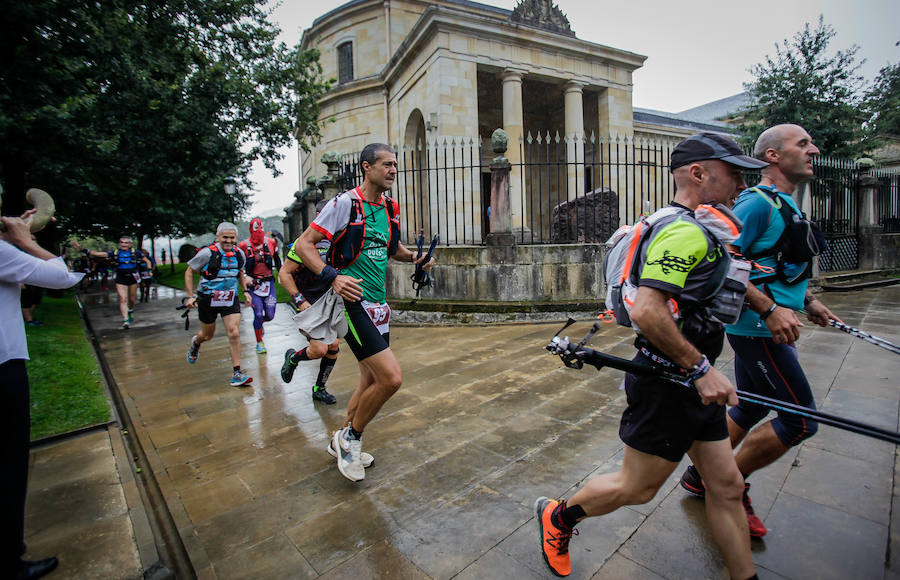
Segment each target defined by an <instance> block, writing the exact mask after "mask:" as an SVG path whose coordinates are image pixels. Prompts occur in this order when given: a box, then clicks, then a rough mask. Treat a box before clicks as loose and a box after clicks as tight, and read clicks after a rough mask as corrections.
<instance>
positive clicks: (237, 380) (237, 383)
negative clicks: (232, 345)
mask: <svg viewBox="0 0 900 580" xmlns="http://www.w3.org/2000/svg"><path fill="white" fill-rule="evenodd" d="M252 382H253V377H251V376H250V375H245V374H244V373H243V371H234V374H233V375H231V386H232V387H243V386H244V385H246V384H248V383H252Z"/></svg>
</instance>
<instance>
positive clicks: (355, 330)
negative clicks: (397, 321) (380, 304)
mask: <svg viewBox="0 0 900 580" xmlns="http://www.w3.org/2000/svg"><path fill="white" fill-rule="evenodd" d="M344 308H345V310H344V316H346V317H347V326H348V330H347V335H346V336H345V337H344V340H346V341H347V346H349V347H350V350H352V351H353V355H354V356H355V357H356V360H363V359H367V358H369V357H370V356H372V355H375V354H378V353H379V352H381V351H383V350H384V349H386V348H388V347H389V346H390V344H391V333H390V332H385V333H384V334H381V333H380V332H378V329H377V328H376V327H375V323H374V322H372V319H371V318H369V314H368V313H367V312H366V309H365V308H363V305H362V303H360V302H346V301H345V302H344Z"/></svg>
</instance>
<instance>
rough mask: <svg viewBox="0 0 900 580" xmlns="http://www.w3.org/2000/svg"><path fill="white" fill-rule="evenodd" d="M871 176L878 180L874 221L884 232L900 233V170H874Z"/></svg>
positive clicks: (874, 204)
mask: <svg viewBox="0 0 900 580" xmlns="http://www.w3.org/2000/svg"><path fill="white" fill-rule="evenodd" d="M869 176H871V177H873V178H874V180H875V182H876V183H875V187H874V189H875V197H874V199H873V200H872V201H873V209H874V213H875V215H874V216H873V217H874V220H873V221H874V222H875V223H876V224H878V225H880V226H881V228H882V231H883V232H884V233H890V234H896V233H900V172H898V171H893V172H890V171H884V170H873V171H870V172H869Z"/></svg>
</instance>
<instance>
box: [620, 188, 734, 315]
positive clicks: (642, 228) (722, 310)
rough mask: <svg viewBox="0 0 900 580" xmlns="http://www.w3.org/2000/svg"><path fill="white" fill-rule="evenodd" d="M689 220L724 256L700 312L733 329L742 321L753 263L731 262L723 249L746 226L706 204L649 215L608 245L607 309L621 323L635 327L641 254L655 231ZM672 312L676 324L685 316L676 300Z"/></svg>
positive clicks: (670, 302)
mask: <svg viewBox="0 0 900 580" xmlns="http://www.w3.org/2000/svg"><path fill="white" fill-rule="evenodd" d="M678 217H685V218H687V219H689V220H691V221H693V222H695V223H697V224H698V225H699V226H700V227H701V228H702V229H704V230H705V231H706V232H708V233H709V234H710V236H709V237H710V239H711V240H712V241H713V243H714V244H716V245H717V246H718V249H719V251H720V252H721V254H722V258H723V259H720V260H719V264H718V265H717V267H716V271H715V272H714V273H713V275H712V276H711V277H710V279H709V281H708V282H707V284H706V285H705V286H704V288H703V296H704V298H703V299H702V300H701V301H700V304H699V307H700V308H705V309H706V310H707V313H708V315H709V316H710V317H711V318H714V319H715V320H717V321H719V322H721V323H722V324H733V323H735V322H737V320H738V318H740V313H741V310H742V309H743V304H744V296H745V295H746V292H747V283H748V280H749V277H750V264H749V262H747V261H745V260H741V259H736V258H733V257H731V255H730V254H729V253H728V251H727V250H726V248H725V246H724V244H726V243H731V242H733V241H734V240H736V239H737V237H738V236H739V235H740V231H741V227H743V224H741V221H740V220H739V219H738V218H737V216H735V215H734V214H733V213H731V211H730V210H728V209H727V208H725V207H723V206H720V205H718V204H717V205H715V206H713V205H707V204H701V205H699V206H698V207H697V209H695V210H694V211H691V210H688V209H686V208H682V207H674V206H668V207H664V208H662V209H660V210H658V211H656V212H655V213H653V214H652V215H650V216H644V217H641V219H640V220H639V221H638V222H637V223H635V224H634V225H624V226H622V227H621V228H619V229H618V230H616V232H615V233H613V235H612V236H610V238H609V240H607V242H606V247H607V251H606V256H605V258H604V261H603V276H604V278H605V280H606V307H607V308H608V309H611V310H612V311H613V315H614V316H615V319H616V322H617V323H619V324H621V325H622V326H629V327H634V328H635V330H636V331H640V329H638V328H637V327H636V326H635V325H634V323H633V322H632V320H631V309H632V307H633V306H634V300H635V297H636V296H637V291H638V284H637V275H638V273H639V271H640V259H641V249H642V247H643V245H644V243H645V241H646V240H648V239H649V237H650V234H651V232H652V231H653V229H654V228H656V227H658V226H659V225H660V224H666V223H669V222H671V221H673V220H675V219H677V218H678ZM668 306H669V312H670V313H671V314H672V317H673V318H674V319H675V320H676V321H677V320H679V319H680V318H681V314H682V313H681V312H680V308H679V305H678V302H676V301H675V300H674V299H672V298H670V299H669V300H668Z"/></svg>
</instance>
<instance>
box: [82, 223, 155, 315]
mask: <svg viewBox="0 0 900 580" xmlns="http://www.w3.org/2000/svg"><path fill="white" fill-rule="evenodd" d="M133 245H134V242H132V240H131V237H130V236H122V237H120V238H119V249H118V250H116V251H115V252H96V251H93V250H89V252H90V255H91V256H92V257H94V258H100V259H102V260H106V261H108V262H110V263H111V264H113V265H114V267H115V270H116V293H117V294H118V295H119V313H121V314H122V328H123V329H125V330H127V329H129V328H131V323H132V322H134V303H135V302H136V301H137V291H138V284H139V283H140V281H141V273H140V270H139V268H140V265H141V264H144V265H146V267H148V268H151V267H152V264H151V263H150V260H148V259H147V256H145V255H144V254H143V252H141V251H140V250H135V249H134V248H133ZM72 247H73V248H75V249H76V250H81V249H82V248H81V246H80V245H79V244H78V242H77V241H75V240H73V241H72ZM101 288H103V289H104V290H105V289H106V282H105V281H103V282H101Z"/></svg>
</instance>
